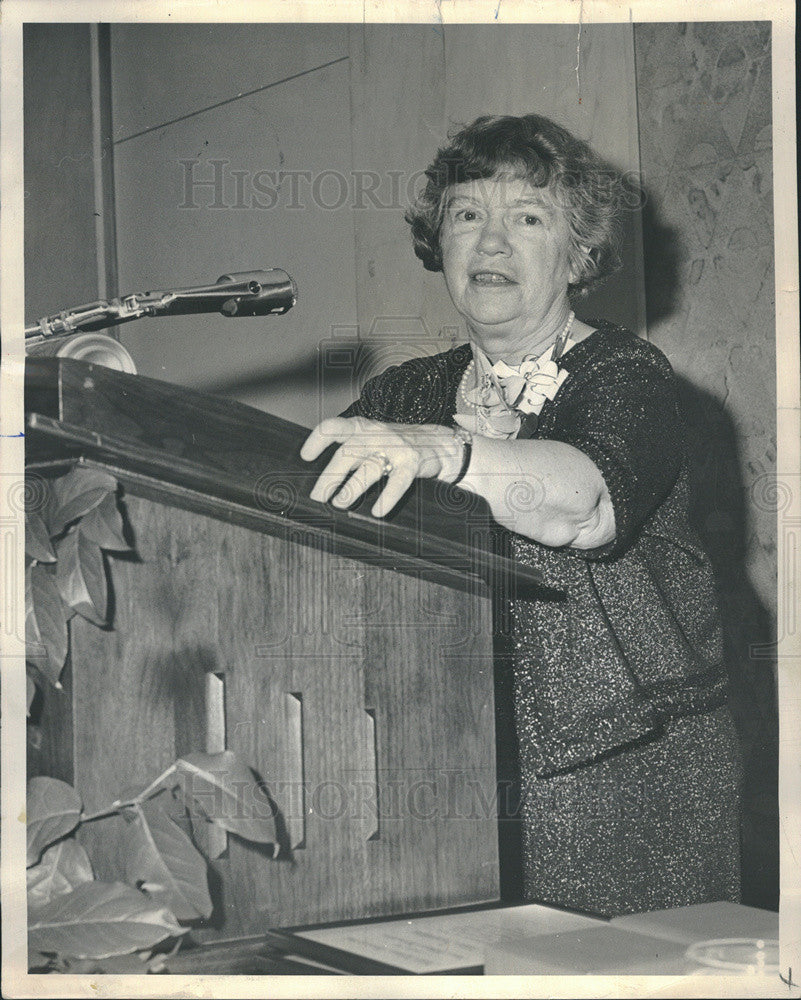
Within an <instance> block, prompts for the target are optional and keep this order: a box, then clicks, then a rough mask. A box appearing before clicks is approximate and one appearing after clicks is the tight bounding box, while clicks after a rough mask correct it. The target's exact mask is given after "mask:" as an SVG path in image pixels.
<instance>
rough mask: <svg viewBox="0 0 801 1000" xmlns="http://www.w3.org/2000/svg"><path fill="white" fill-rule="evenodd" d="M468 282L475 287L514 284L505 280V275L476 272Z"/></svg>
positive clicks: (492, 272) (493, 272) (510, 280)
mask: <svg viewBox="0 0 801 1000" xmlns="http://www.w3.org/2000/svg"><path fill="white" fill-rule="evenodd" d="M470 280H471V281H472V282H474V283H475V284H476V285H513V284H515V282H513V281H512V279H511V278H507V277H506V275H505V274H499V273H498V272H497V271H478V272H477V273H476V274H471V275H470Z"/></svg>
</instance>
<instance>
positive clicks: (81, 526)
mask: <svg viewBox="0 0 801 1000" xmlns="http://www.w3.org/2000/svg"><path fill="white" fill-rule="evenodd" d="M78 531H80V533H81V534H82V535H84V536H85V537H86V538H88V539H89V540H90V541H92V542H94V543H95V545H99V546H100V548H101V549H110V550H111V551H112V552H130V551H131V546H130V545H129V544H128V543H127V542H126V541H125V534H124V531H123V525H122V516H121V514H120V512H119V510H118V509H117V498H116V496H115V495H114V494H113V493H110V494H109V495H108V496H106V497H104V498H103V500H101V502H100V503H99V504H98V505H97V507H95V508H94V509H93V510H91V511H89V513H88V514H87V515H86V517H84V518H82V519H81V520H80V522H79V523H78Z"/></svg>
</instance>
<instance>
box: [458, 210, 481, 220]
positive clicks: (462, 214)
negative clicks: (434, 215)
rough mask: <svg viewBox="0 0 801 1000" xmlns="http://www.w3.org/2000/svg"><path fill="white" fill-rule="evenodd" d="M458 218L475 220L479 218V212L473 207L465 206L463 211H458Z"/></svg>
mask: <svg viewBox="0 0 801 1000" xmlns="http://www.w3.org/2000/svg"><path fill="white" fill-rule="evenodd" d="M456 218H457V219H458V220H459V221H460V222H475V221H476V219H477V218H478V214H477V213H476V211H475V210H474V209H472V208H463V209H461V211H459V212H457V213H456Z"/></svg>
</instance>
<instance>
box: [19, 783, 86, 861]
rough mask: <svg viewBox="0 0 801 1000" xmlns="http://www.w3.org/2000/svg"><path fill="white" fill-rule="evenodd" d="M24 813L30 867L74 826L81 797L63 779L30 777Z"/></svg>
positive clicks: (76, 823) (77, 820)
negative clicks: (45, 850)
mask: <svg viewBox="0 0 801 1000" xmlns="http://www.w3.org/2000/svg"><path fill="white" fill-rule="evenodd" d="M26 814H27V818H28V867H29V868H30V867H31V865H35V864H36V862H37V861H38V860H39V856H40V855H41V853H42V851H43V850H44V849H45V848H46V847H47V846H48V845H49V844H52V843H53V842H54V841H56V840H60V839H61V838H62V837H64V836H66V835H67V834H68V833H70V832H71V831H72V830H74V829H75V827H76V826H77V825H78V822H79V820H80V818H81V800H80V797H79V795H78V793H77V792H76V791H75V789H74V788H73V787H72V785H68V784H67V783H66V782H64V781H58V780H57V779H56V778H31V780H30V781H29V782H28V801H27V806H26Z"/></svg>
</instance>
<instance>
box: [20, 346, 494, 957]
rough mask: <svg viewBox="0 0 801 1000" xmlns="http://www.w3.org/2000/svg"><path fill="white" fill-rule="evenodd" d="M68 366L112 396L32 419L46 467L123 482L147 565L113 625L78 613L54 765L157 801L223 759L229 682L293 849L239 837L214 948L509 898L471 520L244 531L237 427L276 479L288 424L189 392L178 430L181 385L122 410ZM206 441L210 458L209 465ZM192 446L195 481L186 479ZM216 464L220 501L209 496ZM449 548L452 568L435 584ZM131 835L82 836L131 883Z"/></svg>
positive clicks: (92, 830) (88, 797)
mask: <svg viewBox="0 0 801 1000" xmlns="http://www.w3.org/2000/svg"><path fill="white" fill-rule="evenodd" d="M67 367H68V368H69V369H70V370H69V375H70V378H71V379H72V382H73V383H74V384H75V386H82V385H84V382H85V379H86V378H87V377H89V378H90V379H91V380H92V381H93V384H94V385H95V386H97V385H98V384H99V383H101V384H104V385H105V391H104V394H103V396H102V398H100V399H99V400H98V405H97V407H96V408H94V409H92V407H91V406H90V405H89V404H88V403H87V400H86V399H85V393H86V392H87V391H88V392H89V394H90V395H91V388H90V389H89V390H86V389H84V390H83V392H84V395H83V396H81V397H80V398H78V399H76V398H72V397H71V396H70V393H72V391H73V390H72V389H71V388H70V387H69V386H68V385H67V383H66V382H65V380H64V378H62V379H61V382H60V384H59V391H58V393H56V395H57V396H58V398H59V401H60V402H59V409H58V412H54V411H53V410H52V409H51V410H50V412H49V413H48V412H42V410H44V409H46V407H44V406H43V405H40V406H39V409H38V410H34V409H33V408H32V407H29V411H30V413H31V414H32V415H33V416H38V417H40V418H41V421H42V422H41V423H40V424H37V420H36V419H32V420H30V421H29V425H30V426H31V427H33V429H34V434H33V445H34V446H33V447H32V449H31V457H32V458H34V459H35V460H36V461H37V462H39V463H44V464H46V463H47V462H50V461H58V460H59V447H62V448H63V454H62V456H61V457H69V458H70V459H71V460H75V461H79V462H84V463H89V464H93V465H98V466H100V467H104V468H108V469H109V470H110V471H112V472H114V474H115V475H118V476H119V478H120V479H121V481H122V482H123V483H124V484H125V506H126V509H127V516H128V519H129V521H130V524H131V526H132V528H133V531H134V535H135V538H134V541H135V548H136V552H137V555H138V558H136V559H134V558H115V557H112V558H111V560H110V570H111V579H112V589H113V595H114V598H113V629H112V630H102V629H98V628H97V627H96V626H94V625H91V624H89V623H88V622H86V621H84V620H83V619H81V618H80V617H75V618H73V619H72V620H71V623H70V632H71V635H70V656H71V664H72V666H71V678H70V682H71V691H70V697H61V698H51V699H48V706H49V707H48V708H47V709H46V713H48V712H49V713H50V715H51V716H58V717H59V718H58V719H57V720H54V721H56V722H57V724H55V725H50V724H49V722H48V719H47V718H46V719H45V720H44V726H43V739H44V744H43V746H42V750H41V754H40V765H41V767H42V769H43V770H44V771H45V772H46V773H51V774H57V775H58V776H60V777H64V778H67V779H68V780H74V782H75V784H76V787H77V788H78V789H79V791H80V793H81V795H82V797H83V800H84V804H85V807H86V809H87V810H94V809H98V808H100V807H102V806H104V805H107V804H109V803H110V802H111V801H113V800H114V799H116V798H117V797H118V796H119V795H120V793H121V791H123V790H124V789H126V788H130V787H131V786H134V787H137V786H138V787H140V788H141V787H144V786H145V785H146V784H147V783H149V782H150V781H151V780H152V779H153V778H154V777H155V776H156V775H157V774H159V773H160V772H161V771H162V770H163V769H165V768H166V767H168V766H169V764H171V763H172V762H173V761H174V760H175V759H176V757H177V756H180V755H181V754H184V753H188V752H192V751H198V750H203V749H204V748H205V739H206V732H205V729H206V725H207V722H206V705H205V698H206V696H205V691H206V685H207V680H206V678H207V675H208V674H209V673H213V674H216V675H218V676H220V677H221V678H222V680H223V684H224V704H225V739H226V745H227V747H228V748H229V749H231V750H233V751H234V752H235V753H236V754H237V755H238V756H239V757H240V758H241V759H242V760H243V761H245V762H246V763H247V764H248V765H250V766H251V767H252V768H253V769H254V771H255V772H256V774H257V775H258V777H259V778H260V779H262V780H263V782H264V786H265V788H266V789H267V791H268V793H269V795H270V796H271V798H272V799H273V801H274V803H275V805H276V808H277V810H278V826H279V833H280V837H279V839H280V840H281V842H282V851H281V854H280V856H279V857H278V859H276V860H273V859H272V858H271V853H272V852H271V851H270V850H265V849H264V848H261V847H258V846H254V845H251V844H248V843H246V842H244V841H242V840H241V839H239V838H237V837H236V836H233V835H229V836H228V839H227V849H226V851H225V853H224V854H223V856H221V857H219V858H217V859H215V860H214V861H212V862H211V868H212V889H213V895H214V897H215V899H216V901H217V903H218V906H217V917H216V919H215V920H214V921H213V922H212V923H210V924H209V925H208V926H207V927H206V928H205V929H202V930H201V931H200V932H199V933H200V936H205V937H214V936H220V935H222V936H232V935H236V934H251V933H258V932H259V931H261V930H264V929H265V928H266V927H270V926H281V925H284V926H291V925H298V924H306V923H313V922H320V921H327V920H336V919H348V918H358V917H369V916H374V915H385V914H391V913H400V912H409V911H415V910H423V909H434V908H439V907H445V906H452V905H457V904H461V903H472V902H480V901H489V900H493V899H496V898H497V896H498V855H497V821H496V816H495V808H494V806H495V801H494V793H495V782H496V774H495V757H494V702H493V665H492V607H491V603H492V602H491V599H490V592H489V589H488V587H487V585H486V583H485V582H483V581H482V580H481V579H480V578H479V577H478V576H477V575H476V574H475V573H472V572H470V565H471V563H470V559H469V545H468V540H469V537H470V536H469V535H468V534H466V527H465V519H464V518H463V519H462V522H461V523H460V524H458V525H451V526H450V529H449V530H450V532H451V536H450V538H449V537H447V533H446V537H445V539H443V538H442V537H441V536H437V535H436V534H435V533H433V532H431V534H430V535H428V536H425V532H424V531H423V530H422V529H421V528H420V527H419V525H424V526H428V525H429V524H430V523H432V524H437V523H441V522H442V521H443V519H444V518H445V513H444V512H443V510H442V509H441V508H440V509H436V510H434V511H432V512H431V517H430V518H429V516H428V514H429V511H428V509H427V507H426V500H425V497H423V498H422V499H421V498H419V497H418V499H417V500H415V501H414V502H415V503H416V504H417V506H416V508H413V509H409V508H407V512H406V514H405V515H404V517H406V518H407V521H406V522H404V521H402V520H401V521H400V523H399V525H397V526H396V527H395V528H393V529H392V530H394V531H395V533H396V537H395V539H394V540H393V538H392V537H390V536H391V533H392V531H391V530H388V529H387V526H382V525H381V524H380V523H378V522H375V520H374V519H370V518H367V517H364V518H363V519H362V521H361V522H358V523H357V524H356V528H355V530H356V531H357V532H361V533H362V535H361V539H360V542H361V543H362V544H363V545H364V546H365V548H364V552H365V558H363V559H362V558H359V559H355V558H352V557H351V556H350V555H343V554H342V553H341V552H340V551H337V550H338V549H339V548H340V541H341V538H338V537H337V532H336V531H335V530H334V529H333V528H332V525H331V522H325V520H322V521H321V520H320V518H321V512H322V514H323V515H324V516H325V517H330V516H331V515H332V514H333V513H334V512H328V511H327V510H326V509H324V508H322V507H321V505H315V506H316V508H317V510H316V511H315V512H314V513H315V516H316V518H317V522H316V523H315V522H314V521H313V520H312V521H306V522H304V520H303V518H302V516H301V515H302V514H303V511H304V510H312V505H311V504H310V502H308V507H306V506H304V504H305V503H307V502H306V501H303V500H302V499H300V500H298V501H297V503H296V504H295V506H294V508H293V510H292V512H291V515H283V516H282V515H280V513H278V514H275V515H272V516H270V517H267V518H264V519H263V520H259V517H260V516H261V514H260V512H259V510H258V507H257V505H256V504H253V505H252V510H251V513H252V515H253V519H252V520H249V517H250V515H249V514H248V508H247V505H246V504H245V503H244V496H243V495H244V492H245V491H246V489H247V486H246V485H244V484H245V483H246V479H245V476H244V474H243V472H242V469H243V468H245V466H246V463H247V462H248V461H250V462H253V459H252V457H249V455H250V453H249V451H248V449H247V447H246V446H245V443H244V442H243V441H242V440H241V439H240V440H233V439H232V435H233V434H234V432H235V431H237V426H238V425H237V421H239V422H240V423H241V426H240V427H239V428H238V431H237V432H238V433H247V434H248V435H249V439H250V442H251V449H252V450H255V451H257V453H258V461H257V463H255V464H256V466H257V468H258V471H259V472H260V473H261V474H262V475H263V474H264V471H265V470H266V471H267V472H268V473H269V471H270V469H273V470H277V471H278V472H281V471H282V470H283V471H284V472H285V471H286V469H289V470H290V471H293V466H292V462H293V459H292V456H291V454H290V447H289V444H288V443H287V442H288V441H289V440H290V439H291V442H292V447H295V444H296V441H295V439H294V438H293V437H292V435H295V436H297V431H296V430H295V429H294V428H293V425H287V427H284V428H283V429H282V428H281V425H280V422H279V423H278V425H277V426H278V432H277V437H276V436H271V427H272V425H271V423H270V420H271V419H272V418H268V417H267V415H265V414H256V413H255V411H254V419H253V421H252V423H251V424H249V423H248V421H247V420H246V419H245V417H246V416H247V414H244V413H243V412H242V411H244V410H246V409H247V408H244V407H240V408H239V409H238V411H237V412H236V413H235V414H234V417H235V418H236V419H228V423H227V427H228V432H229V437H228V438H226V437H225V435H224V434H223V433H222V428H221V425H220V422H219V417H220V408H221V407H225V405H226V404H222V403H221V402H220V401H218V400H212V401H209V403H208V406H207V408H206V409H205V411H204V410H203V403H202V400H199V399H193V400H192V401H191V402H192V405H193V406H196V407H197V408H198V412H197V419H196V422H195V427H196V429H195V430H194V431H189V430H188V429H187V428H186V427H185V426H181V421H180V419H179V416H180V410H181V402H182V401H181V399H180V398H179V396H177V395H176V396H175V397H173V398H172V401H171V406H172V410H173V416H174V420H173V422H172V423H170V419H169V417H170V415H169V414H168V413H167V414H165V413H164V412H163V411H162V412H161V413H159V414H156V413H155V405H156V402H158V401H159V400H160V399H162V397H163V398H164V399H167V400H169V399H170V393H169V392H168V391H167V390H168V389H169V388H170V387H167V388H166V389H165V388H162V387H161V386H160V384H158V383H156V386H155V388H153V387H152V385H148V384H146V385H144V386H143V385H142V382H144V383H149V382H150V381H151V380H139V379H133V380H132V382H130V383H129V382H126V381H125V380H123V381H122V382H119V381H118V380H117V381H115V384H116V385H118V386H119V385H122V386H124V387H127V389H128V391H129V398H128V400H127V402H119V401H117V402H116V403H115V401H114V399H113V393H112V391H111V389H110V388H109V385H110V384H111V382H110V381H109V382H107V383H104V382H103V379H104V374H103V373H100V377H99V378H96V377H95V376H96V374H97V370H96V369H95V370H94V374H91V373H90V375H88V376H87V373H86V372H85V371H84V372H77V371H76V370H75V369H74V367H72V366H67ZM84 367H85V368H91V367H92V366H84ZM62 374H63V371H62ZM112 374H113V375H115V376H118V375H119V373H112ZM82 379H83V381H82ZM40 388H41V386H40ZM51 388H52V387H51ZM130 395H133V396H135V400H133V401H132V400H131V398H130ZM196 395H197V394H196ZM37 398H38V400H39V403H40V404H41V403H42V400H47V399H50V400H51V401H52V399H53V398H55V397H54V395H53V393H52V392H51V393H50V395H49V396H48V394H47V393H44V394H40V395H39V396H38V397H37ZM33 399H34V397H32V398H31V402H33ZM104 407H105V408H106V409H107V410H112V409H114V408H116V412H117V414H118V417H119V419H118V420H117V424H116V426H114V427H113V428H112V429H113V430H114V432H115V433H114V434H109V433H108V432H107V431H106V426H107V425H103V423H102V422H101V421H100V420H99V416H98V414H102V412H103V408H104ZM120 414H122V416H119V415H120ZM134 418H136V419H134ZM109 419H110V418H109ZM159 421H160V422H161V423H160V430H159V434H160V438H159V440H156V437H155V436H154V434H153V428H154V426H155V425H156V424H157V423H158V422H159ZM37 427H40V428H41V427H44V428H45V430H44V431H42V432H41V434H40V436H38V437H37V431H36V429H37ZM287 428H288V429H287ZM49 431H52V432H53V433H49ZM281 433H285V434H287V435H288V437H287V439H286V440H284V441H283V442H281V441H280V434H281ZM84 434H85V435H87V436H86V437H82V435H84ZM193 434H194V442H195V446H196V447H198V448H205V449H206V450H205V453H204V456H203V461H200V460H199V456H198V454H191V448H192V446H193V438H192V435H193ZM104 435H105V436H104ZM148 435H150V436H149V437H148ZM198 439H200V440H198ZM213 439H216V441H217V445H216V447H217V451H212V449H211V448H210V447H209V442H210V441H211V440H213ZM60 442H61V443H62V444H60ZM87 442H88V443H87ZM268 444H269V447H268ZM270 448H272V454H270V453H269V451H270ZM282 453H283V457H282V459H281V463H279V459H278V455H279V454H282ZM171 455H172V456H173V457H174V464H173V466H172V467H170V456H171ZM237 455H238V456H239V457H238V458H236V459H234V458H232V456H237ZM187 456H189V458H188V459H187V461H190V460H191V462H192V463H194V464H195V465H197V466H198V467H199V470H200V471H199V473H198V472H197V470H196V469H195V468H194V465H193V467H192V468H189V466H182V465H181V461H182V457H183V459H186V458H187ZM295 461H297V460H295ZM226 463H227V464H228V468H227V472H226V471H225V470H222V471H221V469H222V466H224V465H225V464H226ZM44 464H42V465H40V467H44ZM187 469H188V470H189V471H188V472H187ZM190 473H191V475H190ZM200 473H202V475H203V476H205V477H206V480H207V481H208V482H209V483H213V482H215V481H216V483H217V484H218V485H217V487H213V486H209V488H208V491H207V492H206V493H205V494H204V493H203V492H202V491H201V489H200V486H201V482H202V480H201V476H200ZM306 474H307V475H308V473H306ZM182 477H183V478H182ZM193 477H194V478H193ZM215 477H216V478H215ZM215 490H216V495H215ZM188 495H189V496H191V497H193V498H194V499H192V502H191V503H189V502H187V501H186V497H187V496H188ZM225 505H229V506H225ZM243 511H244V514H243ZM299 512H300V513H299ZM261 513H264V512H261ZM267 513H269V512H267ZM218 515H222V516H218ZM415 525H417V526H418V527H417V529H415ZM473 527H474V526H473ZM470 530H471V531H472V530H473V528H472V527H471V528H470ZM401 536H402V540H403V542H402V545H400V547H399V549H398V551H394V550H393V549H392V548H391V546H392V545H393V544H395V541H396V540H397V538H398V537H401ZM388 538H389V540H388ZM460 547H461V550H460ZM432 553H433V554H434V556H433V558H434V559H439V561H440V563H441V566H440V567H439V568H440V569H443V568H444V570H445V573H444V576H443V575H442V574H440V575H438V574H437V573H434V574H433V576H432V573H431V572H430V569H431V565H430V560H429V556H431V554H432ZM449 560H451V561H450V562H449ZM459 560H461V563H460V562H459ZM399 562H400V563H402V564H403V572H398V571H397V570H396V568H395V564H396V563H399ZM435 568H436V567H435ZM457 577H458V585H456V584H454V585H449V584H448V583H446V582H443V580H444V579H446V580H449V581H452V580H454V579H456V578H457ZM70 734H71V735H70ZM122 822H124V821H122V820H119V821H117V820H114V821H111V822H108V821H102V822H97V823H94V824H89V825H87V827H86V828H85V830H84V832H83V833H82V837H83V839H84V841H85V843H86V844H87V846H88V848H89V850H90V853H91V855H92V858H93V860H94V862H95V866H96V873H97V876H98V877H99V878H112V877H115V873H116V872H117V871H118V865H119V863H120V861H121V860H122V859H121V858H120V856H119V853H118V852H119V847H118V842H117V838H116V837H115V835H114V834H115V830H114V827H115V825H117V826H119V824H121V823H122ZM293 843H294V846H292V844H293Z"/></svg>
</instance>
